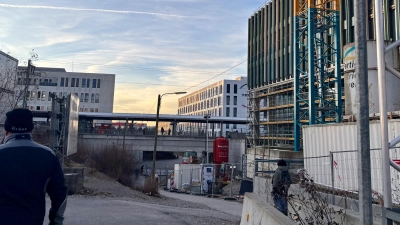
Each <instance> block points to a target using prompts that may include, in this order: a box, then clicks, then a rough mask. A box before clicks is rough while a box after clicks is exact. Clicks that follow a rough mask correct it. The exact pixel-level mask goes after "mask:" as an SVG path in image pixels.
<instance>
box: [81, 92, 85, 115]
mask: <svg viewBox="0 0 400 225" xmlns="http://www.w3.org/2000/svg"><path fill="white" fill-rule="evenodd" d="M83 99H85V94H84V93H81V102H83ZM81 112H82V111H81Z"/></svg>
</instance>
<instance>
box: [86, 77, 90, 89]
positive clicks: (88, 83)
mask: <svg viewBox="0 0 400 225" xmlns="http://www.w3.org/2000/svg"><path fill="white" fill-rule="evenodd" d="M86 87H87V88H88V87H90V79H87V80H86Z"/></svg>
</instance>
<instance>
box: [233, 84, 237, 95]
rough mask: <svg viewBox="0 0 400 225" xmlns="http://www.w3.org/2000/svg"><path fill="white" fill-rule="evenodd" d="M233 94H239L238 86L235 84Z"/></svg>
mask: <svg viewBox="0 0 400 225" xmlns="http://www.w3.org/2000/svg"><path fill="white" fill-rule="evenodd" d="M233 93H234V94H237V84H234V85H233Z"/></svg>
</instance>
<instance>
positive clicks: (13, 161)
mask: <svg viewBox="0 0 400 225" xmlns="http://www.w3.org/2000/svg"><path fill="white" fill-rule="evenodd" d="M6 115H7V118H6V121H5V124H4V128H5V130H6V137H5V139H4V144H2V145H0V224H4V225H11V224H13V225H14V224H28V225H36V224H37V225H39V224H40V225H42V224H43V220H44V216H45V210H46V201H45V195H46V193H48V195H49V196H50V199H51V207H50V211H49V220H50V224H51V225H53V224H57V225H59V224H63V220H64V210H65V207H66V198H67V188H66V186H65V184H64V174H63V171H62V169H61V165H60V163H59V160H58V158H57V156H56V155H55V154H54V152H53V151H52V150H51V149H49V148H47V147H45V146H42V145H39V144H37V143H35V142H34V141H33V140H32V135H31V132H32V129H33V114H32V112H31V111H29V110H28V109H14V110H12V111H10V112H8V113H7V114H6Z"/></svg>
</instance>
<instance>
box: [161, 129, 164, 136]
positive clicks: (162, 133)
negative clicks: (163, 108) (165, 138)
mask: <svg viewBox="0 0 400 225" xmlns="http://www.w3.org/2000/svg"><path fill="white" fill-rule="evenodd" d="M164 132H165V131H164V127H161V135H164Z"/></svg>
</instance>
